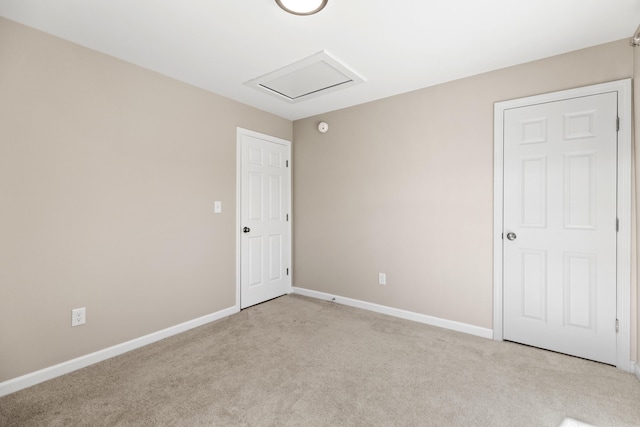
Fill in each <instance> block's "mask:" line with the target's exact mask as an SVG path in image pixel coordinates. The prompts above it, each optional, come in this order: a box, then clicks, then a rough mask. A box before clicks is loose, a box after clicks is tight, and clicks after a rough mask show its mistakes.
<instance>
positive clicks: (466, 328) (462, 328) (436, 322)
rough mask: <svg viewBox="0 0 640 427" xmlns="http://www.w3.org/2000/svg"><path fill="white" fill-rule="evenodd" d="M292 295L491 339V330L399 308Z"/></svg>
mask: <svg viewBox="0 0 640 427" xmlns="http://www.w3.org/2000/svg"><path fill="white" fill-rule="evenodd" d="M292 289H293V293H294V294H298V295H302V296H306V297H311V298H316V299H322V300H326V301H333V302H336V303H338V304H343V305H348V306H350V307H355V308H361V309H364V310H369V311H374V312H376V313H381V314H387V315H389V316H393V317H399V318H401V319H405V320H411V321H414V322H418V323H424V324H427V325H431V326H437V327H440V328H444V329H449V330H452V331H456V332H463V333H465V334H469V335H475V336H477V337H481V338H487V339H493V330H492V329H488V328H483V327H480V326H476V325H470V324H468V323H463V322H457V321H455V320H448V319H442V318H440V317H434V316H428V315H426V314H421V313H416V312H413V311H407V310H401V309H399V308H393V307H389V306H386V305H380V304H374V303H371V302H367V301H362V300H357V299H353V298H346V297H341V296H339V295H332V294H327V293H324V292H319V291H314V290H311V289H305V288H300V287H297V286H294V287H293V288H292Z"/></svg>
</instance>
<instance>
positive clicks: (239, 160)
mask: <svg viewBox="0 0 640 427" xmlns="http://www.w3.org/2000/svg"><path fill="white" fill-rule="evenodd" d="M242 135H248V136H252V137H254V138H258V139H264V140H266V141H270V142H275V143H276V144H283V145H285V146H286V147H287V149H288V151H289V153H288V158H289V159H290V158H291V141H288V140H286V139H281V138H277V137H275V136H271V135H266V134H263V133H259V132H255V131H252V130H249V129H244V128H241V127H238V128H237V132H236V305H235V309H236V311H240V286H241V267H242V265H241V262H242V253H241V250H240V249H241V247H240V245H241V239H242V230H241V228H242ZM291 169H292V165H291V164H289V167H288V168H287V174H288V179H289V202H288V206H287V211H288V212H289V222H288V227H289V241H288V242H287V244H288V245H289V248H290V249H293V246H292V242H293V240H292V234H291V230H292V225H291V224H292V223H293V213H292V210H291V206H292V205H291V198H292V195H293V191H292V189H293V185H292V184H293V183H292V182H291ZM291 253H292V251H291V250H289V259H286V260H285V262H286V263H287V264H288V265H291V258H292V255H291ZM289 268H291V267H289ZM291 274H292V273H291V272H289V277H291ZM291 283H292V281H291V280H289V289H288V290H287V293H289V294H290V293H291V292H292V286H291Z"/></svg>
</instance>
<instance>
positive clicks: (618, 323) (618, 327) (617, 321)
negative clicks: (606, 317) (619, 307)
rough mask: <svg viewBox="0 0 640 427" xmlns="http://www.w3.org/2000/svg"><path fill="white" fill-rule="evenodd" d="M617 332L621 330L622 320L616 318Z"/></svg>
mask: <svg viewBox="0 0 640 427" xmlns="http://www.w3.org/2000/svg"><path fill="white" fill-rule="evenodd" d="M616 332H620V321H619V320H618V319H616Z"/></svg>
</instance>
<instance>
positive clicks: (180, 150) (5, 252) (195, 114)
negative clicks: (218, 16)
mask: <svg viewBox="0 0 640 427" xmlns="http://www.w3.org/2000/svg"><path fill="white" fill-rule="evenodd" d="M0 64H1V65H0V194H1V197H0V236H1V237H0V382H2V381H4V380H7V379H10V378H14V377H17V376H19V375H22V374H26V373H29V372H32V371H35V370H38V369H41V368H45V367H48V366H51V365H53V364H56V363H59V362H63V361H66V360H69V359H71V358H74V357H77V356H81V355H84V354H87V353H90V352H93V351H96V350H100V349H103V348H106V347H109V346H112V345H114V344H118V343H121V342H124V341H127V340H130V339H133V338H136V337H140V336H142V335H145V334H148V333H151V332H155V331H158V330H161V329H163V328H166V327H169V326H173V325H176V324H178V323H181V322H184V321H187V320H191V319H195V318H197V317H200V316H203V315H207V314H210V313H214V312H216V311H219V310H221V309H224V308H228V307H232V306H233V305H234V304H235V289H236V288H235V286H236V285H235V254H236V249H235V233H234V230H235V191H236V180H235V177H236V175H235V173H236V167H235V165H236V126H241V127H245V128H249V129H253V130H256V131H259V132H264V133H267V134H271V135H274V136H278V137H281V138H285V139H291V132H292V125H291V122H290V121H288V120H285V119H282V118H279V117H276V116H274V115H271V114H267V113H265V112H261V111H258V110H256V109H253V108H250V107H248V106H245V105H242V104H240V103H237V102H235V101H231V100H229V99H226V98H223V97H220V96H217V95H214V94H211V93H208V92H206V91H203V90H200V89H197V88H194V87H191V86H188V85H186V84H183V83H179V82H177V81H175V80H172V79H169V78H167V77H163V76H161V75H159V74H156V73H153V72H150V71H147V70H144V69H142V68H139V67H136V66H134V65H131V64H128V63H125V62H122V61H119V60H116V59H114V58H112V57H109V56H106V55H103V54H100V53H97V52H94V51H91V50H88V49H85V48H82V47H80V46H77V45H74V44H71V43H68V42H65V41H63V40H60V39H57V38H55V37H51V36H49V35H45V34H43V33H40V32H38V31H35V30H32V29H29V28H27V27H24V26H21V25H19V24H16V23H13V22H11V21H8V20H5V19H2V18H0ZM214 200H221V201H222V203H223V213H222V214H220V215H214V214H213V202H214ZM76 307H86V308H87V324H86V325H84V326H81V327H77V328H71V327H70V319H71V309H72V308H76Z"/></svg>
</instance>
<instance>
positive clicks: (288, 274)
mask: <svg viewBox="0 0 640 427" xmlns="http://www.w3.org/2000/svg"><path fill="white" fill-rule="evenodd" d="M288 275H289V269H288V268H287V276H288Z"/></svg>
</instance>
